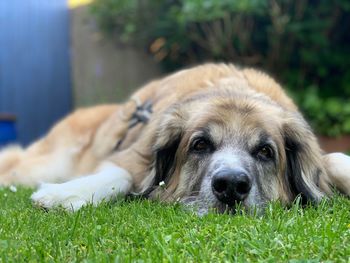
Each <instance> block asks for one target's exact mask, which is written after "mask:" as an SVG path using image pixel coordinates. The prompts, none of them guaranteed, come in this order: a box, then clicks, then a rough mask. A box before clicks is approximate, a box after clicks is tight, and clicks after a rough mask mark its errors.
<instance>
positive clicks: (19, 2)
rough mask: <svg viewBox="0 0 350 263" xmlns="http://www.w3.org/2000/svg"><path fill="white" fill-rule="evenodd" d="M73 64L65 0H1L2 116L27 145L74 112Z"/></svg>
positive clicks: (0, 87)
mask: <svg viewBox="0 0 350 263" xmlns="http://www.w3.org/2000/svg"><path fill="white" fill-rule="evenodd" d="M69 61H70V59H69V13H68V8H67V3H66V0H0V112H11V113H14V114H16V115H17V130H18V137H19V141H20V142H21V143H22V144H28V143H29V142H31V141H32V140H34V139H36V138H38V137H40V136H42V135H43V134H44V133H45V132H47V130H48V129H49V127H51V125H52V124H53V123H54V122H55V121H57V119H59V118H61V117H62V116H64V115H66V114H67V112H68V111H70V109H71V97H72V94H71V93H72V92H71V87H70V62H69Z"/></svg>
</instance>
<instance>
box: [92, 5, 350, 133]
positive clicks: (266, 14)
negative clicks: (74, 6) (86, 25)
mask: <svg viewBox="0 0 350 263" xmlns="http://www.w3.org/2000/svg"><path fill="white" fill-rule="evenodd" d="M92 12H93V13H94V14H95V16H96V18H97V21H98V23H99V25H100V27H101V29H102V30H103V31H104V32H106V33H108V34H109V35H112V36H113V35H116V36H118V37H119V38H120V39H121V40H122V41H124V42H125V43H128V44H133V45H138V46H140V47H143V48H144V47H146V48H147V50H149V52H151V53H152V54H153V56H154V58H155V59H156V60H157V61H159V62H160V63H162V65H163V66H164V68H165V69H166V70H174V69H177V68H179V67H182V66H186V65H190V64H195V63H200V62H203V61H208V60H209V61H213V60H214V61H227V62H235V63H238V64H242V65H244V66H254V67H258V68H263V69H264V70H266V71H268V72H270V73H271V74H272V75H274V76H275V77H277V78H278V79H279V80H282V81H283V82H284V83H286V86H287V87H288V88H289V90H290V91H291V93H292V94H294V96H295V97H296V99H297V100H298V102H299V104H300V105H301V108H302V109H303V110H304V112H305V113H306V116H307V117H308V118H309V119H310V120H311V122H312V123H313V124H314V126H315V127H316V128H317V130H318V131H319V132H321V133H325V134H331V135H338V134H340V133H350V112H348V111H347V110H345V111H344V112H345V113H344V114H335V111H337V112H339V111H341V110H342V109H343V108H346V107H344V105H345V104H346V103H349V102H348V101H346V99H345V98H346V97H348V96H350V71H349V70H348V69H349V68H350V59H349V58H350V45H349V43H350V34H349V30H350V1H349V0H244V1H232V0H220V1H217V0H166V1H164V0H95V2H94V4H93V5H92ZM306 94H313V97H315V96H316V97H317V100H310V99H305V95H306ZM329 97H332V98H331V101H332V103H329V101H328V100H329V99H327V98H329ZM335 104H337V105H339V107H338V106H337V107H338V108H339V109H340V110H339V109H337V110H335V107H334V105H335ZM319 110H322V111H323V112H324V116H323V117H322V118H321V119H320V118H319V116H318V114H319V112H318V111H319ZM316 115H317V116H316ZM335 115H337V118H334V116H335ZM340 123H341V125H340ZM344 123H345V124H344ZM332 127H334V129H332Z"/></svg>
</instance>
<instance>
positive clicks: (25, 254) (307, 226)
mask: <svg viewBox="0 0 350 263" xmlns="http://www.w3.org/2000/svg"><path fill="white" fill-rule="evenodd" d="M30 194H31V190H30V189H24V188H19V189H18V191H17V192H11V191H10V190H9V189H7V188H5V189H1V190H0V200H1V206H2V207H1V210H0V261H1V262H2V261H3V262H7V261H11V262H28V261H29V262H38V261H45V262H47V261H56V262H68V261H83V260H87V261H93V262H130V261H145V262H159V261H164V262H184V261H186V262H191V261H192V262H208V261H211V262H217V261H228V262H233V261H238V262H248V261H250V262H256V261H267V262H276V261H278V262H286V261H291V262H319V261H336V262H350V259H349V256H350V200H348V199H346V198H343V197H341V196H337V197H336V198H335V199H334V200H332V201H327V202H323V203H322V204H321V205H319V206H318V207H316V208H315V207H306V208H304V209H302V208H300V207H298V205H297V204H296V205H294V206H293V207H292V208H291V209H283V208H282V207H281V206H280V205H279V204H276V203H275V204H271V205H270V206H269V207H268V208H267V210H266V213H265V215H264V216H253V215H245V214H240V215H236V216H230V215H217V214H209V215H207V216H204V217H198V216H196V215H195V214H193V213H191V212H189V211H186V210H184V209H183V208H182V207H181V206H179V205H164V204H160V203H158V202H151V201H148V200H134V201H117V202H115V203H104V204H103V205H101V206H99V207H97V208H94V207H91V206H88V207H85V208H83V209H82V210H80V211H79V212H77V213H67V212H65V211H63V210H61V209H56V210H54V211H50V212H46V211H43V210H41V209H39V208H36V207H33V206H32V204H31V202H30V201H29V196H30Z"/></svg>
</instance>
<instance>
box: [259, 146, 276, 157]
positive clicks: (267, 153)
mask: <svg viewBox="0 0 350 263" xmlns="http://www.w3.org/2000/svg"><path fill="white" fill-rule="evenodd" d="M257 157H258V158H259V159H262V160H270V159H272V158H273V150H272V148H271V147H270V146H268V145H264V146H262V147H261V148H260V149H259V150H258V152H257Z"/></svg>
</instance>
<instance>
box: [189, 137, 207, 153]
mask: <svg viewBox="0 0 350 263" xmlns="http://www.w3.org/2000/svg"><path fill="white" fill-rule="evenodd" d="M211 147H212V146H211V144H210V142H209V141H208V140H206V139H203V138H200V139H197V140H194V142H193V143H192V146H191V150H192V151H194V152H209V151H210V150H211Z"/></svg>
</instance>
